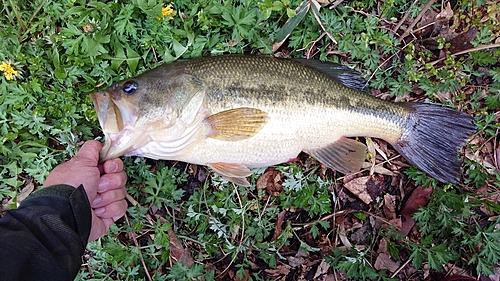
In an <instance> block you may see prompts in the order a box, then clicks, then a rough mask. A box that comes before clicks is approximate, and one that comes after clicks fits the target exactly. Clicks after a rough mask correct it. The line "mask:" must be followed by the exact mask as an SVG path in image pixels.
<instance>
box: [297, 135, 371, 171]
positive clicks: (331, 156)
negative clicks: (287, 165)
mask: <svg viewBox="0 0 500 281" xmlns="http://www.w3.org/2000/svg"><path fill="white" fill-rule="evenodd" d="M306 152H308V153H309V154H311V156H313V157H314V158H316V159H318V160H319V162H321V163H323V164H325V165H326V166H328V167H329V168H332V169H333V170H336V171H339V172H341V173H344V174H350V173H354V172H357V171H359V170H360V169H361V166H362V165H363V162H364V161H365V153H366V146H365V145H364V144H362V143H360V142H358V141H355V140H352V139H348V138H345V137H341V138H340V139H338V140H337V141H336V142H334V143H332V144H329V145H327V146H325V147H322V148H318V149H316V150H310V151H306Z"/></svg>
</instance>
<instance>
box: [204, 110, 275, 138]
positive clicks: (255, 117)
mask: <svg viewBox="0 0 500 281" xmlns="http://www.w3.org/2000/svg"><path fill="white" fill-rule="evenodd" d="M267 119H268V115H267V113H266V112H264V111H262V110H260V109H257V108H250V107H240V108H234V109H230V110H226V111H222V112H219V113H216V114H214V115H211V116H208V117H207V118H206V119H205V123H206V124H207V125H208V126H209V127H210V133H209V134H208V137H210V138H214V139H218V140H224V141H240V140H245V139H248V138H251V137H253V136H254V135H255V134H257V133H258V132H259V131H260V130H261V129H262V127H263V126H264V125H265V124H266V123H267Z"/></svg>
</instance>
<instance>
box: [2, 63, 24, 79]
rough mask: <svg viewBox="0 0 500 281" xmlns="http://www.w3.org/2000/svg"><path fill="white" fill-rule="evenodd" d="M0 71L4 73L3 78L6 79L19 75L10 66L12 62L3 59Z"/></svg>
mask: <svg viewBox="0 0 500 281" xmlns="http://www.w3.org/2000/svg"><path fill="white" fill-rule="evenodd" d="M0 71H3V74H4V75H5V78H7V80H12V79H15V78H16V77H17V76H19V72H18V71H17V70H16V69H15V68H14V67H12V64H10V62H9V63H8V62H6V61H3V62H2V64H0Z"/></svg>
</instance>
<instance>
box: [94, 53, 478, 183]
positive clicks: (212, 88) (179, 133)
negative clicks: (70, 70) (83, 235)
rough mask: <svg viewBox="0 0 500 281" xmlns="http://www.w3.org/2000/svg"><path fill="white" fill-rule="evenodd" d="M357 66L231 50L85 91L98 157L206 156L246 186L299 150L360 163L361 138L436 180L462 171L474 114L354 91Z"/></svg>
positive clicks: (335, 163)
mask: <svg viewBox="0 0 500 281" xmlns="http://www.w3.org/2000/svg"><path fill="white" fill-rule="evenodd" d="M359 78H360V76H359V74H356V73H355V72H353V71H352V70H350V69H348V68H339V67H338V66H336V65H333V64H330V63H322V62H319V61H309V60H286V59H277V58H273V57H265V56H245V55H229V56H218V57H204V58H197V59H190V60H181V61H176V62H172V63H167V64H164V65H161V66H159V67H157V68H155V69H153V70H151V71H148V72H146V73H144V74H141V75H139V76H137V77H135V78H131V79H126V80H124V81H121V82H118V83H115V84H113V85H112V86H111V87H110V88H109V89H107V90H105V91H102V92H95V93H92V94H90V97H91V99H92V100H93V102H94V106H95V108H96V111H97V116H98V118H99V122H100V125H101V127H102V130H103V132H104V135H105V145H104V147H103V149H102V151H101V156H100V157H101V161H104V160H106V159H110V158H115V157H119V156H122V155H125V156H134V155H138V156H143V157H149V158H153V159H166V160H177V161H183V162H188V163H193V164H199V165H206V166H209V167H210V168H212V169H213V170H214V171H215V172H217V173H219V174H220V175H222V176H223V177H225V178H226V179H228V180H230V181H232V182H234V183H236V184H239V185H243V186H248V185H249V183H248V181H247V179H246V177H248V176H249V175H251V173H252V172H251V171H250V169H249V168H255V167H266V166H271V165H275V164H279V163H283V162H287V161H289V160H290V159H293V158H295V157H296V156H297V155H298V154H299V153H300V152H301V151H304V152H306V153H308V154H310V155H311V156H313V157H315V158H316V159H317V160H319V161H320V162H321V163H323V164H324V165H326V166H328V167H330V168H332V169H334V170H337V171H340V172H342V173H352V172H356V171H359V170H360V168H361V165H362V163H363V162H364V159H365V151H366V147H365V145H364V144H362V143H360V142H358V141H356V140H353V139H349V138H348V137H357V136H360V137H361V136H369V137H376V138H382V139H384V140H386V141H387V142H389V143H390V144H391V145H392V146H393V147H394V148H395V149H396V150H397V151H398V152H399V153H400V154H402V155H403V156H404V157H405V158H406V159H407V160H408V161H409V162H410V163H411V164H413V165H415V166H416V167H418V168H419V169H421V170H422V171H425V172H427V173H428V174H430V175H431V176H433V177H434V178H436V179H437V180H439V181H442V182H451V183H457V182H458V181H459V178H460V161H459V153H458V150H459V148H460V147H461V146H462V145H463V144H464V143H465V142H466V140H467V138H468V137H469V136H470V135H471V134H472V133H473V132H474V131H475V126H474V125H473V124H472V118H471V117H470V116H469V115H467V114H466V113H463V112H459V111H456V110H454V109H451V108H447V107H441V106H437V105H433V104H427V103H392V102H388V101H384V100H381V99H378V98H375V97H373V96H371V95H369V94H367V93H364V92H362V91H360V89H359V88H360V86H359V84H360V83H356V81H359Z"/></svg>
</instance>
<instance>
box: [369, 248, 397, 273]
mask: <svg viewBox="0 0 500 281" xmlns="http://www.w3.org/2000/svg"><path fill="white" fill-rule="evenodd" d="M373 266H374V267H375V269H376V270H382V269H387V270H388V271H390V272H394V271H396V270H398V268H399V266H400V264H399V263H398V262H395V261H393V260H392V259H391V256H390V255H389V254H388V253H380V254H378V256H377V259H376V260H375V264H374V265H373Z"/></svg>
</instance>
